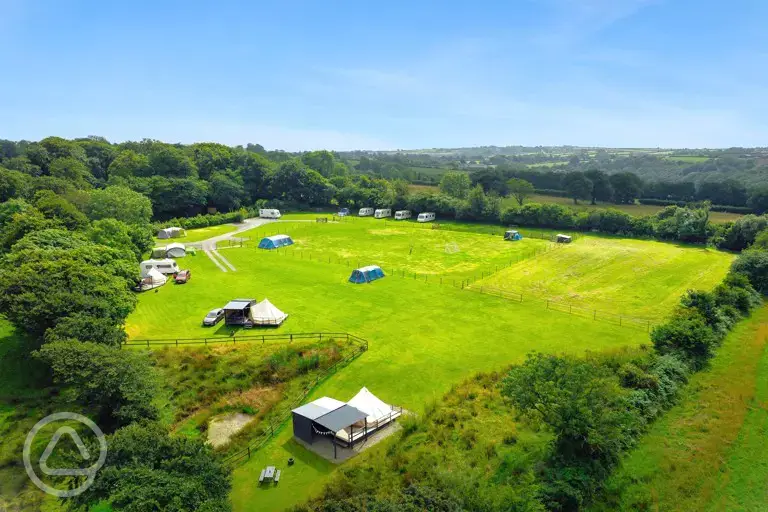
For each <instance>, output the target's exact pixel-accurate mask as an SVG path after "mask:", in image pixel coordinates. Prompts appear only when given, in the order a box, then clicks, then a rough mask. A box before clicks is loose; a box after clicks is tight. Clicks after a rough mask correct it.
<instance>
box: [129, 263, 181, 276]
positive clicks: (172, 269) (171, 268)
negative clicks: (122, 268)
mask: <svg viewBox="0 0 768 512" xmlns="http://www.w3.org/2000/svg"><path fill="white" fill-rule="evenodd" d="M139 268H140V269H141V277H149V271H150V270H152V269H155V270H157V271H158V272H160V273H161V274H175V273H176V272H178V271H179V265H178V264H177V263H176V262H175V261H174V260H172V259H170V258H163V259H158V260H144V261H142V262H141V264H140V265H139Z"/></svg>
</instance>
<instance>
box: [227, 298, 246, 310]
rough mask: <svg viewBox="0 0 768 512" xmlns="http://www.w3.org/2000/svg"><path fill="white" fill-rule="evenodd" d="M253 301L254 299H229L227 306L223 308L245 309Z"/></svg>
mask: <svg viewBox="0 0 768 512" xmlns="http://www.w3.org/2000/svg"><path fill="white" fill-rule="evenodd" d="M252 301H253V300H252V299H235V300H231V301H229V302H228V303H227V305H226V306H224V308H223V309H237V310H240V309H245V308H247V307H248V306H250V305H251V302H252Z"/></svg>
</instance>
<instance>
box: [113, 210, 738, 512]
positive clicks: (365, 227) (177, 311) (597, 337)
mask: <svg viewBox="0 0 768 512" xmlns="http://www.w3.org/2000/svg"><path fill="white" fill-rule="evenodd" d="M316 216H317V214H304V215H301V216H289V218H293V219H294V220H313V219H314V217H316ZM446 228H449V229H439V230H432V229H428V228H423V227H418V226H413V227H408V226H407V225H405V226H404V225H398V224H395V223H393V222H390V223H386V224H385V223H384V221H377V220H374V219H353V220H350V221H345V222H343V223H339V224H335V223H328V224H317V223H314V222H284V223H274V224H270V225H268V226H266V227H263V228H261V229H255V230H253V232H251V233H249V235H247V236H250V238H251V240H252V243H253V242H255V241H256V240H257V239H258V235H259V234H274V233H276V232H285V233H288V234H290V235H292V236H293V237H294V239H295V240H296V245H295V246H293V248H292V249H291V250H290V251H264V250H259V249H256V248H254V247H253V246H250V247H243V248H222V249H220V251H219V252H220V253H221V254H222V255H223V256H224V257H226V258H227V259H228V260H229V261H230V262H231V263H232V264H233V265H234V266H235V267H236V268H237V271H235V272H231V271H230V272H226V273H225V272H221V271H220V270H219V269H218V268H217V267H216V266H214V264H213V263H212V262H211V261H210V260H209V259H208V258H207V257H206V256H205V255H204V254H202V253H198V254H197V255H196V256H188V257H186V258H184V259H183V260H181V262H180V264H181V265H182V266H183V267H188V268H190V269H191V270H192V272H193V278H192V280H191V281H190V282H189V283H187V284H185V285H173V284H168V285H166V286H165V287H163V288H160V289H159V290H158V292H157V293H154V292H149V293H144V294H142V295H141V296H140V299H139V305H138V308H137V309H136V311H135V312H134V313H133V314H132V315H131V316H130V317H129V319H128V322H127V325H126V329H127V331H128V333H129V334H130V336H131V337H132V338H133V339H140V338H168V337H171V338H173V337H202V336H212V335H227V334H229V332H230V331H229V329H228V328H226V327H224V326H222V325H219V326H217V327H215V328H203V327H202V326H201V325H200V322H201V320H202V318H203V316H204V315H205V313H206V312H207V311H208V310H210V309H212V308H214V307H221V306H222V305H223V304H225V303H226V302H227V301H229V300H230V299H233V298H238V297H251V298H255V299H259V300H260V299H263V298H265V297H268V298H269V299H270V301H272V302H273V303H274V304H275V305H276V306H277V307H279V308H281V309H282V310H284V311H285V312H287V313H288V314H289V315H290V316H289V318H288V320H287V321H286V323H285V324H284V325H283V326H282V327H280V332H317V331H343V332H351V333H354V334H356V335H358V336H361V337H363V338H366V339H368V340H369V341H370V350H369V351H368V352H366V353H365V354H364V355H362V356H361V357H360V358H358V359H357V360H355V361H354V362H353V363H351V364H350V365H349V366H348V367H346V368H344V369H343V370H341V371H340V372H339V373H337V374H335V375H334V376H333V377H332V378H331V379H329V380H327V381H326V382H325V383H323V384H322V385H321V387H320V388H319V389H318V390H316V391H315V393H314V396H323V395H325V396H332V397H335V398H338V399H341V400H348V399H349V398H351V397H352V396H353V395H354V394H355V393H356V392H357V391H358V390H359V389H360V388H361V387H363V386H366V387H368V388H369V389H371V390H372V391H373V392H374V393H375V394H377V395H378V396H379V397H380V398H382V399H383V400H385V401H387V402H390V403H394V404H397V405H401V406H403V407H405V408H406V409H409V410H412V411H415V412H417V413H418V412H419V411H422V410H423V409H424V407H425V403H428V402H429V401H431V400H433V399H436V398H438V397H440V396H442V394H443V393H445V392H446V391H448V390H449V389H450V388H451V386H452V385H453V384H455V383H457V382H460V381H461V380H463V379H465V378H467V377H469V376H471V375H473V374H475V373H477V372H484V371H492V370H498V369H501V368H503V367H505V366H507V365H509V364H511V363H515V362H519V361H521V360H522V359H523V358H524V357H525V354H526V353H528V352H530V351H533V350H538V351H544V352H557V353H560V352H569V353H583V352H584V351H586V350H593V351H594V350H603V349H612V348H616V347H620V346H637V345H639V344H642V343H647V341H648V338H647V333H646V332H645V331H644V330H641V329H632V328H627V327H619V326H617V325H614V324H610V323H605V322H599V321H593V320H591V319H589V318H582V317H578V316H575V315H569V314H566V313H563V312H560V311H553V310H547V309H546V308H545V307H543V306H542V304H541V303H539V302H535V301H531V302H528V301H524V302H523V303H519V302H513V301H508V300H505V299H502V298H499V297H495V296H491V295H487V294H478V293H471V292H468V291H466V290H461V289H460V288H456V287H454V286H451V285H449V284H447V282H446V283H444V284H443V285H440V284H439V277H438V276H439V275H443V276H456V277H460V276H462V275H464V274H465V273H470V274H471V273H472V272H475V273H476V272H477V271H478V270H480V269H481V268H490V267H491V266H493V265H494V262H496V261H498V262H499V263H503V262H505V261H506V262H509V260H510V259H512V258H514V257H515V256H517V257H518V258H519V259H522V262H521V263H518V265H526V264H527V265H529V266H537V265H540V266H541V268H542V269H544V268H545V267H546V266H547V265H550V266H552V268H551V269H550V272H551V273H556V272H560V271H562V269H563V268H567V267H568V266H569V265H571V264H572V263H573V262H574V260H571V259H569V258H571V251H573V253H574V254H577V255H578V252H580V251H582V250H583V251H585V254H584V255H583V257H584V258H587V257H589V258H592V259H591V260H590V261H592V264H594V265H603V266H605V267H606V268H605V270H604V272H605V273H606V275H607V274H609V273H610V272H613V271H616V270H617V269H620V268H621V265H619V263H618V260H620V259H621V258H623V257H626V256H627V255H626V254H623V253H624V252H626V253H627V254H629V255H630V256H632V257H633V258H635V259H634V260H630V263H629V264H626V265H625V267H626V269H624V270H623V274H621V278H622V280H623V281H625V283H624V284H625V285H626V286H635V287H637V288H640V289H647V290H648V292H647V294H648V295H649V296H653V295H654V294H658V293H659V292H660V290H662V289H666V287H667V286H670V285H669V282H667V281H663V279H662V281H663V282H662V283H661V284H658V283H656V282H655V281H656V280H659V279H661V276H660V275H659V274H658V273H653V272H650V273H646V274H635V273H634V271H633V270H632V268H631V267H632V266H634V265H636V264H637V260H638V259H640V260H642V259H643V258H646V259H650V260H653V259H654V257H659V258H662V257H663V256H664V255H665V254H666V251H672V252H675V253H677V252H679V253H680V256H679V257H680V258H682V259H685V257H690V258H692V259H694V260H695V259H696V258H698V257H699V256H698V253H697V251H700V249H688V248H680V247H676V246H674V245H669V246H668V245H666V244H660V243H656V242H643V241H625V240H613V239H598V240H600V241H601V242H603V243H604V244H609V243H612V244H616V245H617V246H618V247H619V249H616V248H614V249H612V251H611V254H613V255H614V258H608V259H607V261H603V260H602V256H601V254H602V253H603V252H606V251H607V249H606V248H605V247H601V246H593V245H590V244H584V245H583V247H582V248H581V249H580V243H581V240H579V241H577V242H574V243H573V244H572V245H571V246H569V247H560V248H557V249H553V250H552V251H551V252H547V253H544V254H536V255H534V254H533V252H534V251H533V250H532V249H536V248H541V249H543V248H545V247H547V244H548V242H545V241H542V240H536V239H532V238H526V239H524V240H523V241H520V242H515V243H511V242H504V241H503V240H501V237H500V236H499V235H498V234H495V235H490V234H484V233H477V232H474V231H483V229H481V226H479V225H474V224H462V223H456V224H451V225H450V226H446ZM491 228H492V229H493V230H498V229H499V228H498V227H497V226H496V227H491ZM259 231H261V232H262V233H259ZM590 238H593V237H590ZM450 242H455V243H456V244H457V245H458V246H459V247H460V249H461V251H467V252H468V253H469V254H461V252H460V253H446V251H445V244H446V243H450ZM622 244H626V246H627V248H625V249H620V248H621V246H622ZM635 244H636V245H635ZM412 247H413V250H412V251H411V248H412ZM577 251H578V252H577ZM592 252H595V253H598V254H597V255H590V253H592ZM614 253H615V254H614ZM309 254H313V255H317V254H320V255H321V256H320V257H317V256H313V259H312V260H311V261H310V260H309V258H308V255H309ZM657 254H658V256H657ZM329 257H330V259H331V262H330V263H329V262H328V258H329ZM666 257H669V256H668V255H667V256H666ZM716 258H720V259H718V261H721V260H722V261H723V262H726V263H724V266H727V261H728V256H726V255H721V254H715V256H713V258H711V259H712V260H715V259H716ZM357 259H360V263H361V264H363V265H365V264H381V265H382V266H383V268H384V270H385V272H387V273H388V274H389V275H388V276H387V277H386V278H384V279H382V280H379V281H376V282H374V283H372V284H366V285H354V284H351V283H348V282H347V279H348V277H349V274H350V272H351V270H352V268H353V267H355V266H356V263H357V261H356V260H357ZM576 259H579V257H578V256H577V257H576ZM348 265H349V266H348ZM394 266H397V267H398V268H407V269H408V271H411V272H414V273H415V274H417V275H419V276H421V277H419V278H415V279H414V278H413V277H402V275H396V274H395V273H394V272H393V271H392V270H390V268H392V267H394ZM667 270H668V272H667V274H669V275H664V277H665V278H666V279H670V280H673V281H674V283H675V286H678V287H680V286H682V285H681V284H680V274H683V278H684V279H689V280H693V279H694V278H693V277H691V276H692V275H695V276H697V277H700V276H699V274H698V273H697V272H698V271H697V270H693V271H691V270H690V265H681V266H678V267H675V268H674V270H673V269H672V268H668V269H667ZM542 272H546V270H542ZM424 275H426V276H427V277H426V282H425V281H424V279H423V277H424ZM686 276H688V277H686ZM593 278H594V276H591V275H589V274H587V275H584V276H581V277H579V276H577V275H574V276H573V280H572V281H571V282H570V283H569V285H570V286H573V287H574V290H577V291H578V290H581V289H582V288H583V289H586V288H588V287H589V286H590V284H589V283H590V282H591V281H592V280H593ZM673 278H674V279H673ZM447 279H453V278H452V277H444V280H447ZM632 280H633V281H632ZM598 286H599V284H596V285H595V288H597V287H598ZM607 293H608V294H609V295H610V293H616V291H615V290H609V291H608V292H607ZM674 293H677V292H674ZM593 296H594V297H598V296H599V294H598V292H597V290H595V291H594V293H593ZM665 297H666V295H665ZM653 299H654V300H657V301H658V297H655V296H654V297H653ZM613 300H615V299H610V298H609V299H606V301H613ZM670 307H671V306H670ZM250 332H251V333H258V332H259V331H250ZM289 457H293V458H294V459H295V460H296V464H295V465H294V466H292V467H290V468H287V467H286V471H285V472H284V476H283V479H284V480H281V483H280V485H279V486H277V487H274V488H259V487H258V486H257V485H256V482H257V480H258V475H259V473H260V471H261V469H262V468H263V467H264V466H265V465H267V464H268V463H270V464H278V465H282V466H284V465H285V461H286V460H287V459H288V458H289ZM335 469H336V466H334V465H333V464H331V463H329V462H327V461H325V460H322V459H319V458H318V457H316V456H314V455H312V454H311V453H309V452H307V451H306V450H304V449H303V448H301V447H300V446H299V445H298V444H297V443H295V442H294V441H293V440H292V432H291V429H290V425H285V426H284V427H283V429H282V430H281V431H280V432H279V434H278V435H277V436H276V437H275V438H274V439H273V441H271V442H270V443H269V444H268V445H267V446H266V447H264V448H263V449H262V450H260V451H258V452H257V453H256V454H255V455H254V457H253V458H252V459H251V460H250V461H248V462H247V463H246V464H244V465H243V466H241V467H238V468H237V469H236V470H235V473H234V477H233V478H234V490H233V494H232V501H233V504H234V506H235V509H236V510H254V511H256V510H258V511H270V510H284V509H285V508H288V507H290V506H292V505H294V504H296V503H299V502H301V501H303V500H305V499H307V498H308V497H310V496H312V495H314V494H316V493H318V492H319V491H320V490H321V489H322V487H323V485H324V483H325V482H326V481H327V479H328V477H329V476H330V475H331V474H332V473H333V472H334V471H335Z"/></svg>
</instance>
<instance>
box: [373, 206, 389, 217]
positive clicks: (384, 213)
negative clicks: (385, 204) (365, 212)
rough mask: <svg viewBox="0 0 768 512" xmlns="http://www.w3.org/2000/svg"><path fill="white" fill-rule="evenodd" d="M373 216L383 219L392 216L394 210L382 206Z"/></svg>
mask: <svg viewBox="0 0 768 512" xmlns="http://www.w3.org/2000/svg"><path fill="white" fill-rule="evenodd" d="M373 216H374V217H376V218H377V219H383V218H384V217H391V216H392V210H390V209H389V208H380V209H378V210H376V212H375V213H374V214H373Z"/></svg>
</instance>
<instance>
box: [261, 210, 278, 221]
mask: <svg viewBox="0 0 768 512" xmlns="http://www.w3.org/2000/svg"><path fill="white" fill-rule="evenodd" d="M259 217H261V218H262V219H279V218H280V217H282V215H281V214H280V210H275V209H273V208H265V209H263V210H259Z"/></svg>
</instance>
